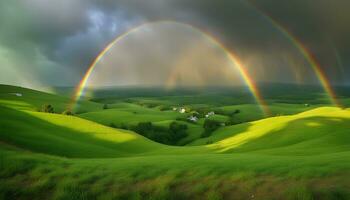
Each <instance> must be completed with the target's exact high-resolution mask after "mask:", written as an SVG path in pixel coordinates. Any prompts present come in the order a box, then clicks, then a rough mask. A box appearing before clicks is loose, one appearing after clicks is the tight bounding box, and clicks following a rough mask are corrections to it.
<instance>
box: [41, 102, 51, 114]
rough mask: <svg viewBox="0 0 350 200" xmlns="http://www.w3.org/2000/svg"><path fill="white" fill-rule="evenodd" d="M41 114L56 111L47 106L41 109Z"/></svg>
mask: <svg viewBox="0 0 350 200" xmlns="http://www.w3.org/2000/svg"><path fill="white" fill-rule="evenodd" d="M41 112H46V113H54V109H53V107H52V106H51V105H50V104H45V105H43V106H42V107H41Z"/></svg>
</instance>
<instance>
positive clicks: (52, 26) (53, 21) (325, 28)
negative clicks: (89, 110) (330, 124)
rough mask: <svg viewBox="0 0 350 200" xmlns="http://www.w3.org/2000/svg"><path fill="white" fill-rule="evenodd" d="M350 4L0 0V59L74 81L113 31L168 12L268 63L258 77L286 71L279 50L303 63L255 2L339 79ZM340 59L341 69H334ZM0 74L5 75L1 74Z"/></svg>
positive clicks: (347, 48)
mask: <svg viewBox="0 0 350 200" xmlns="http://www.w3.org/2000/svg"><path fill="white" fill-rule="evenodd" d="M349 4H350V2H349V1H347V0H334V1H328V0H318V1H314V0H293V1H289V0H288V1H287V0H249V1H248V0H234V1H224V0H219V1H212V0H191V1H189V0H148V1H141V0H104V1H97V0H74V1H72V0H61V1H48V0H23V1H7V2H5V1H1V2H0V26H1V29H0V62H2V64H3V63H6V65H7V69H8V71H9V72H10V71H11V70H12V71H13V69H10V68H11V67H12V66H13V67H12V68H16V70H15V71H18V70H24V71H25V72H26V73H24V75H26V74H29V73H30V71H34V72H33V73H36V74H39V75H42V76H37V77H40V81H41V82H44V83H47V84H57V85H71V84H75V83H76V82H77V81H78V79H79V78H80V77H81V75H82V73H83V72H84V71H85V70H86V68H87V66H88V64H89V63H90V62H91V60H92V59H93V58H94V56H96V55H97V53H98V52H99V51H100V50H101V49H102V48H103V47H104V46H105V45H106V44H107V43H108V42H109V41H110V40H112V39H113V38H114V37H115V36H116V35H119V34H121V33H123V32H124V31H126V30H128V29H130V28H131V27H133V26H134V25H136V24H140V23H142V22H146V21H153V20H160V19H171V20H176V21H182V22H186V23H190V24H194V25H196V26H198V27H201V28H202V29H204V30H207V31H208V32H210V33H211V34H212V35H214V36H215V37H217V38H220V40H221V41H222V42H223V43H224V44H225V45H226V46H227V47H228V48H229V49H231V50H235V51H237V54H238V55H239V56H240V57H242V59H243V60H244V61H245V62H247V63H251V65H253V66H251V65H249V67H250V70H251V71H253V73H254V71H259V73H257V74H260V76H262V75H261V74H263V73H260V72H264V71H273V72H275V73H274V74H273V75H272V77H271V74H270V75H266V76H269V77H265V78H269V80H276V81H278V80H281V79H282V80H285V79H288V78H289V79H291V78H290V76H288V73H289V71H288V70H284V68H285V65H287V63H286V62H285V60H286V57H288V58H291V59H296V60H298V59H299V60H300V61H299V60H298V61H297V63H298V65H307V63H305V61H303V60H302V58H300V55H298V50H297V49H295V48H293V46H292V45H291V44H290V42H289V41H288V40H286V39H285V37H284V36H283V35H282V34H281V33H280V32H279V31H278V30H276V29H275V28H274V27H273V26H272V25H271V24H270V23H269V22H268V21H267V20H266V19H264V17H262V16H261V14H260V13H259V12H258V11H256V10H255V8H254V6H256V7H257V8H258V9H260V10H262V11H263V12H266V13H268V14H269V15H271V16H273V17H274V18H275V19H276V21H278V22H280V23H281V24H283V26H285V27H286V28H287V29H288V30H289V31H290V32H292V33H293V34H295V35H296V36H297V37H298V38H299V39H300V40H301V41H302V42H303V43H305V45H306V46H307V47H308V48H309V49H310V50H311V51H312V52H313V53H314V54H315V55H316V57H317V58H318V59H319V60H320V62H321V64H322V67H323V68H324V70H325V71H326V72H327V74H329V76H330V78H331V79H332V80H334V81H340V80H342V79H345V78H346V77H348V76H349V74H350V71H349V67H348V66H350V60H349V58H347V55H349V53H350V39H349V37H348V35H349V34H350V26H348V23H349V20H350V14H349V12H347V8H349V7H350V5H349ZM2 52H3V53H2ZM335 52H337V56H336V55H335ZM1 53H2V54H1ZM1 55H4V56H2V57H1ZM5 56H6V59H5ZM5 61H6V62H5ZM257 63H260V65H261V66H259V64H257ZM339 63H341V64H342V66H343V68H344V69H343V70H342V73H339V70H335V69H338V68H339V66H338V68H337V65H340V64H339ZM254 66H259V67H256V68H255V69H254ZM258 68H259V69H258ZM15 74H16V73H15ZM57 74H59V75H60V76H59V78H56V77H57ZM18 76H19V75H18ZM31 77H32V76H27V77H26V78H28V79H31ZM72 77H77V78H72ZM78 77H79V78H78ZM284 77H286V78H284ZM259 78H260V79H261V80H262V81H263V79H264V77H263V76H262V77H259ZM18 79H20V78H18ZM0 80H1V81H2V82H6V81H7V79H5V78H4V77H1V76H0ZM291 81H292V80H291Z"/></svg>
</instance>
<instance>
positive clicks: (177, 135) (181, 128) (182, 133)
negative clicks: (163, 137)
mask: <svg viewBox="0 0 350 200" xmlns="http://www.w3.org/2000/svg"><path fill="white" fill-rule="evenodd" d="M186 130H187V125H186V124H179V123H176V122H172V123H171V124H170V125H169V134H170V135H169V139H170V142H171V143H173V144H175V143H177V142H178V141H179V140H181V139H182V138H184V137H187V135H188V134H187V132H186Z"/></svg>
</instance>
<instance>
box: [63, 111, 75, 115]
mask: <svg viewBox="0 0 350 200" xmlns="http://www.w3.org/2000/svg"><path fill="white" fill-rule="evenodd" d="M62 114H63V115H73V112H72V111H70V110H65V111H63V113H62Z"/></svg>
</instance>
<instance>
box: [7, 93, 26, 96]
mask: <svg viewBox="0 0 350 200" xmlns="http://www.w3.org/2000/svg"><path fill="white" fill-rule="evenodd" d="M10 94H12V95H15V96H18V97H21V96H23V94H22V93H10Z"/></svg>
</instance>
